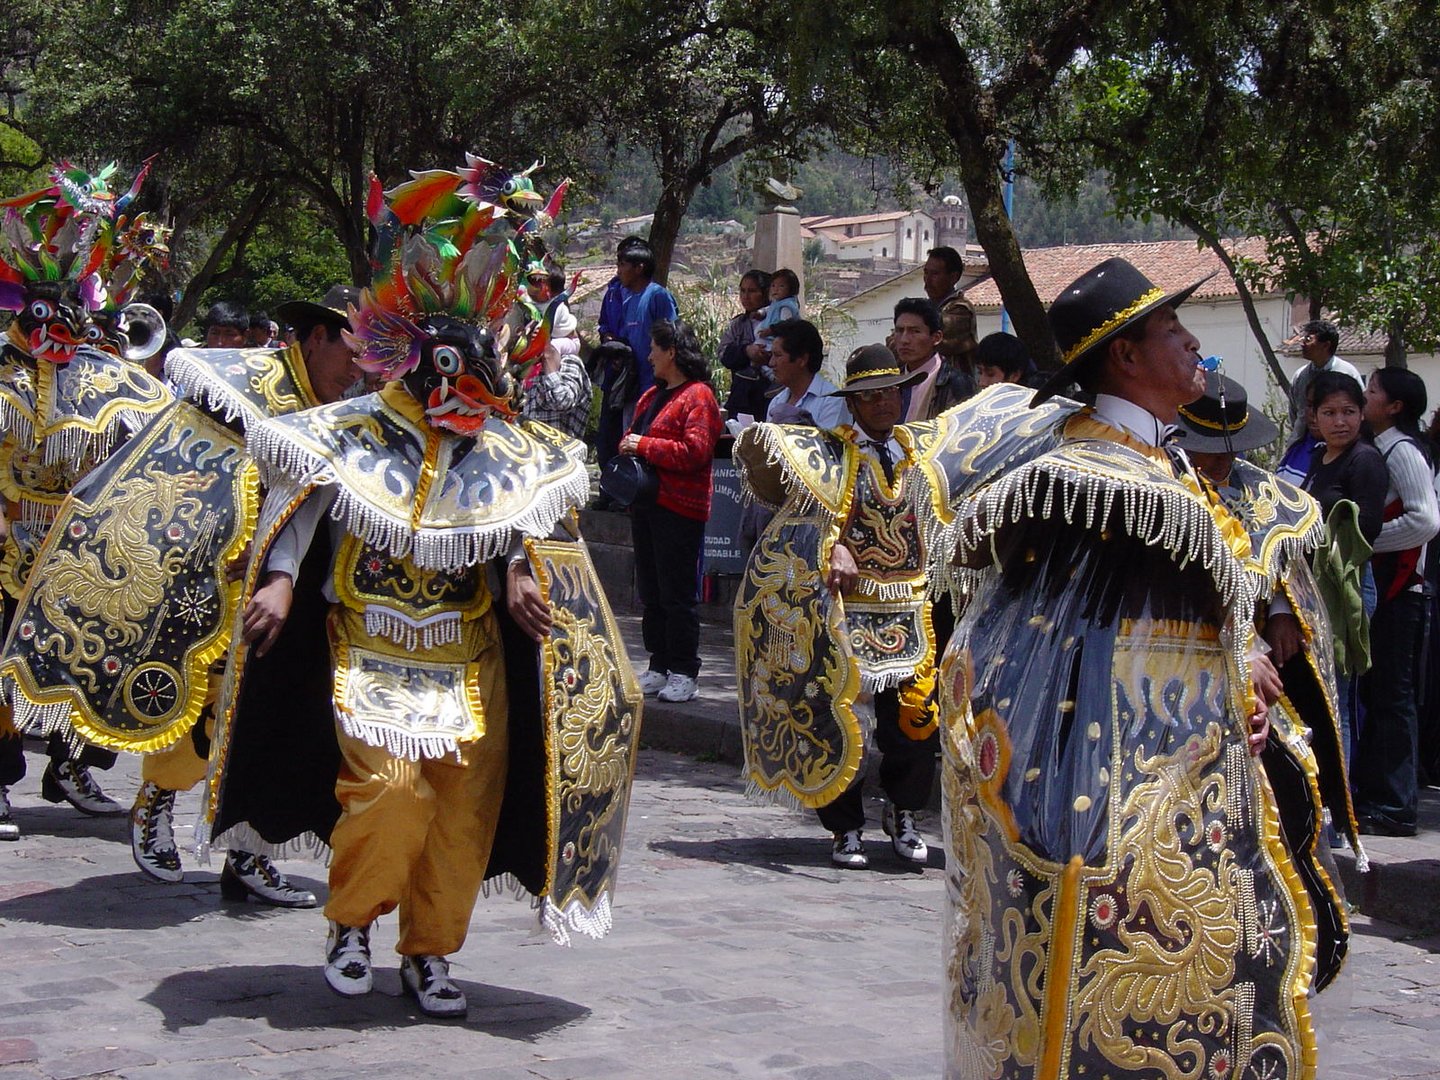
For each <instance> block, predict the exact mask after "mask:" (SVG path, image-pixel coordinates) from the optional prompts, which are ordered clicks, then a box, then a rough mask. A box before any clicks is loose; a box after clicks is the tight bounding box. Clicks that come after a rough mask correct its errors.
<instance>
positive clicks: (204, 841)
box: [195, 821, 331, 866]
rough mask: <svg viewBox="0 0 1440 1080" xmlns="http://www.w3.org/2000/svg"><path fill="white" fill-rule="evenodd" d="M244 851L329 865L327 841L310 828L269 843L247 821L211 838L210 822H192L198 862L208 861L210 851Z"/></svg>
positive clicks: (203, 863) (207, 864)
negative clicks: (277, 841) (282, 841)
mask: <svg viewBox="0 0 1440 1080" xmlns="http://www.w3.org/2000/svg"><path fill="white" fill-rule="evenodd" d="M215 850H219V851H232V850H233V851H248V852H250V853H251V854H252V855H264V856H265V857H266V858H267V859H310V860H312V861H314V862H318V863H322V864H324V865H325V866H329V865H330V855H331V852H330V845H329V844H327V843H325V841H324V840H321V839H320V838H319V837H318V836H316V835H315V834H314V833H313V832H306V833H301V834H300V835H299V836H297V837H295V838H294V839H293V840H287V841H285V842H284V843H283V844H272V843H271V842H270V841H269V840H266V839H265V838H264V837H263V836H261V835H260V834H259V833H257V832H256V831H255V830H254V829H253V828H251V826H250V823H249V822H248V821H242V822H240V823H239V824H236V825H232V826H230V828H228V829H226V830H225V831H224V832H223V833H221V834H220V835H219V836H217V837H214V838H211V836H210V823H209V822H206V821H200V822H197V823H196V825H195V857H196V858H197V859H198V860H199V861H200V864H201V865H202V866H209V865H210V852H212V851H215Z"/></svg>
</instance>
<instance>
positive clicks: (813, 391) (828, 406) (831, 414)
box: [766, 372, 850, 431]
mask: <svg viewBox="0 0 1440 1080" xmlns="http://www.w3.org/2000/svg"><path fill="white" fill-rule="evenodd" d="M834 392H835V384H834V383H832V382H831V381H830V380H829V379H827V378H825V376H824V375H821V374H820V373H819V372H816V373H815V375H814V377H813V378H811V380H810V385H809V386H808V387H806V388H805V392H804V393H803V394H801V395H800V400H799V401H797V402H795V407H796V408H799V409H804V410H805V411H806V412H808V413H809V414H810V419H812V420H814V421H815V426H816V427H818V428H820V429H821V430H822V431H829V430H830V429H831V428H836V427H839V426H840V425H841V424H848V423H849V422H850V410H849V408H848V407H846V405H845V399H844V398H843V397H831V396H830V395H832V394H834ZM789 404H790V388H789V387H788V386H787V387H785V388H784V389H783V390H781V391H780V392H779V393H778V394H776V395H775V396H774V397H773V398H771V399H770V404H769V405H768V406H767V407H766V415H767V416H768V415H769V410H771V409H774V408H775V407H776V406H777V405H789Z"/></svg>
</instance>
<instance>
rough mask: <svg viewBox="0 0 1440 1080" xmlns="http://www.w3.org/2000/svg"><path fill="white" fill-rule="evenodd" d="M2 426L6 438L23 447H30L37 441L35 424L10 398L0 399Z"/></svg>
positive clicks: (0, 422) (0, 423)
mask: <svg viewBox="0 0 1440 1080" xmlns="http://www.w3.org/2000/svg"><path fill="white" fill-rule="evenodd" d="M0 426H3V428H4V434H5V435H6V437H8V438H9V439H10V440H11V441H12V442H16V443H19V444H20V445H21V446H30V445H32V444H33V443H34V441H35V425H34V423H33V422H32V420H31V419H30V417H29V415H27V414H26V413H23V412H21V411H20V410H19V409H17V408H16V407H15V403H14V402H12V401H11V400H10V399H9V398H0Z"/></svg>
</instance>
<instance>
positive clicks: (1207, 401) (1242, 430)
mask: <svg viewBox="0 0 1440 1080" xmlns="http://www.w3.org/2000/svg"><path fill="white" fill-rule="evenodd" d="M1222 379H1223V380H1224V387H1225V400H1224V404H1223V405H1222V404H1221V400H1220V387H1221V380H1222ZM1227 434H1228V436H1229V440H1228V442H1227V440H1226V436H1227ZM1279 437H1280V429H1279V428H1278V427H1276V426H1275V423H1274V421H1272V420H1271V419H1270V418H1269V417H1268V416H1266V415H1265V414H1264V413H1263V412H1261V411H1260V410H1259V409H1257V408H1255V407H1254V406H1253V405H1250V404H1248V403H1247V402H1246V400H1245V387H1243V386H1241V385H1240V384H1239V383H1238V382H1236V381H1235V380H1234V379H1226V378H1225V377H1224V376H1223V375H1221V374H1220V373H1219V372H1216V371H1212V372H1210V373H1209V374H1207V375H1206V376H1205V393H1204V395H1203V396H1202V397H1199V398H1196V399H1195V400H1194V401H1192V402H1191V403H1190V404H1189V405H1182V406H1180V424H1179V430H1178V432H1177V439H1178V442H1179V444H1180V446H1182V447H1183V448H1184V449H1185V450H1187V451H1191V452H1193V453H1196V454H1228V453H1236V454H1238V453H1241V452H1243V451H1245V450H1255V449H1258V448H1259V447H1262V446H1267V445H1269V444H1270V443H1272V442H1274V441H1275V440H1276V439H1278V438H1279Z"/></svg>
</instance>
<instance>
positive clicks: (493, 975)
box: [0, 750, 1440, 1080]
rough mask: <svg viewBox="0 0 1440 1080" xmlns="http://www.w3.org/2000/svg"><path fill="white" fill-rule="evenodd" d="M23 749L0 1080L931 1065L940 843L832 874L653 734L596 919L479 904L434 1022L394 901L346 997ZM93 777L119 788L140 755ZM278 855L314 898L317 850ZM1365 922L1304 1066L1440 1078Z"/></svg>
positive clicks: (1416, 968)
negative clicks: (368, 977) (559, 941)
mask: <svg viewBox="0 0 1440 1080" xmlns="http://www.w3.org/2000/svg"><path fill="white" fill-rule="evenodd" d="M31 763H32V777H31V778H30V779H28V780H26V781H25V782H24V783H23V784H22V785H20V787H19V788H18V789H17V790H16V792H15V795H14V801H15V806H16V810H17V818H18V820H19V822H20V824H21V826H22V828H23V829H24V830H25V835H24V836H23V837H22V838H21V840H20V841H19V842H18V843H14V844H3V845H0V1077H11V1076H14V1077H54V1078H68V1077H79V1076H89V1075H94V1074H102V1073H104V1074H112V1075H117V1076H124V1077H134V1078H137V1080H138V1078H141V1077H147V1078H151V1077H153V1078H159V1077H167V1078H168V1077H203V1078H205V1080H223V1078H227V1077H233V1076H245V1077H250V1076H289V1075H295V1076H304V1077H306V1078H314V1080H320V1078H326V1077H372V1076H374V1077H388V1076H395V1077H407V1078H409V1077H427V1076H432V1075H433V1076H462V1075H463V1076H469V1077H478V1078H484V1080H512V1078H513V1080H521V1078H542V1080H566V1078H573V1080H611V1078H622V1077H625V1078H629V1077H644V1078H656V1080H668V1078H672V1077H673V1078H681V1077H684V1078H687V1080H688V1078H692V1077H694V1078H705V1077H729V1078H744V1077H788V1078H791V1080H822V1078H823V1080H883V1078H911V1077H917V1078H919V1077H936V1076H939V1075H940V1071H941V1059H940V1007H941V1006H940V1001H941V997H940V983H939V974H940V972H939V957H938V941H939V932H938V920H939V909H940V895H941V890H942V874H941V870H940V867H941V864H942V860H941V856H940V852H939V850H938V844H937V845H935V848H934V849H932V853H931V862H930V867H929V868H928V869H926V870H925V871H923V872H915V871H909V870H906V869H903V868H902V867H901V866H900V864H899V863H898V861H897V860H896V859H895V858H894V857H893V856H892V855H891V853H890V852H889V851H888V849H885V848H882V846H881V844H880V843H879V842H877V841H878V840H880V839H883V838H882V837H879V834H878V830H877V834H876V839H872V842H871V856H872V869H871V870H870V871H868V872H865V873H854V872H842V871H839V870H835V869H833V868H831V866H830V865H829V861H828V846H827V844H826V841H825V838H824V835H823V833H822V831H821V830H820V829H819V828H818V827H817V826H816V824H815V823H814V821H813V819H810V818H807V817H806V816H804V815H800V814H796V813H792V812H788V811H784V810H780V809H776V808H771V807H762V806H755V805H752V804H748V803H746V802H745V800H744V799H743V798H742V796H741V794H740V784H739V782H738V780H737V779H736V777H735V773H734V769H733V768H732V767H730V766H723V765H716V764H707V763H700V762H696V761H693V760H690V759H688V758H683V757H679V756H676V755H674V754H668V753H663V752H659V751H654V750H647V751H645V752H644V753H643V754H642V756H641V763H640V770H639V775H638V779H637V786H636V792H635V798H634V801H633V804H632V811H631V827H630V833H629V836H628V842H627V849H626V853H625V859H624V864H623V878H622V881H621V886H620V891H619V895H618V897H617V907H616V913H615V914H616V926H615V930H614V932H613V934H612V935H611V936H610V937H609V938H608V939H607V940H605V941H603V942H598V943H596V942H589V941H583V942H581V943H579V944H577V945H576V947H575V948H573V949H569V950H566V949H560V948H557V947H555V946H553V945H550V944H549V943H548V941H547V940H545V939H541V938H539V937H535V936H532V935H531V934H530V933H529V931H530V929H531V927H532V925H533V923H532V919H531V917H530V914H529V910H528V908H527V907H526V906H525V905H523V904H521V903H518V902H515V901H510V900H493V901H489V902H486V901H482V902H481V904H480V906H479V907H478V909H477V911H476V915H475V918H474V920H473V922H472V927H471V936H470V940H469V942H468V943H467V945H466V947H465V949H464V951H463V952H461V953H459V954H457V957H456V962H455V968H454V971H455V975H456V977H457V978H458V979H459V980H460V982H461V984H462V985H463V986H464V988H465V990H466V992H467V994H468V996H469V999H470V1013H469V1016H468V1018H467V1019H466V1021H465V1022H463V1023H455V1022H451V1023H443V1022H434V1021H427V1020H425V1019H424V1018H423V1017H421V1016H420V1015H419V1014H418V1013H417V1011H416V1010H415V1008H414V1007H413V1005H412V1004H411V1003H410V1001H409V1000H408V999H407V998H404V997H402V996H401V993H400V984H399V979H398V976H397V974H396V969H395V960H394V957H393V954H392V951H391V950H392V948H393V944H394V939H395V920H394V919H393V917H392V918H387V919H385V920H383V921H382V922H381V924H380V927H379V929H378V930H377V933H376V956H377V959H379V960H380V962H381V964H380V970H379V971H378V973H377V984H378V986H377V992H376V993H375V994H374V995H372V996H371V997H369V998H366V999H361V1000H359V1001H347V1000H342V999H340V998H338V997H336V996H334V995H332V994H331V993H330V992H329V991H328V990H327V989H326V987H325V985H324V983H323V981H322V979H321V975H320V960H321V953H322V952H323V946H324V939H325V921H324V918H323V917H322V916H321V915H320V914H319V913H318V912H314V911H291V912H284V911H275V910H269V909H261V908H257V907H254V906H247V905H244V904H238V905H237V904H225V903H222V901H221V900H220V897H219V893H218V888H217V883H216V873H215V870H214V869H204V868H200V869H196V870H194V871H192V872H191V873H190V874H189V876H188V880H187V881H186V882H185V883H184V884H181V885H173V886H165V885H158V884H153V883H150V882H148V881H146V880H144V879H142V878H141V877H140V876H139V874H138V872H137V871H136V870H135V869H134V867H133V864H132V863H131V861H130V852H129V848H128V846H127V841H126V834H125V825H124V822H123V820H114V819H111V820H97V819H87V818H82V817H80V816H79V815H78V814H76V813H74V812H73V811H71V810H69V809H68V808H60V807H54V806H51V805H49V804H48V803H44V802H43V801H41V800H40V798H39V795H38V774H39V772H40V765H41V759H40V758H39V757H38V756H37V757H32V759H31ZM104 779H105V781H106V784H107V787H108V788H109V789H110V790H111V791H112V792H113V793H114V794H115V795H116V796H117V797H120V798H122V799H123V798H126V797H128V796H129V795H130V794H131V793H133V791H134V789H135V786H136V768H135V763H134V761H133V760H122V762H121V764H120V766H118V767H117V768H116V769H115V770H113V771H112V772H111V773H109V774H105V777H104ZM197 804H198V799H197V797H196V796H195V795H193V794H192V795H189V796H186V797H184V798H183V799H182V800H181V805H180V810H179V819H180V821H181V823H182V824H183V823H188V822H189V821H191V820H193V816H194V812H195V809H196V806H197ZM188 838H189V829H188V828H186V829H184V830H183V831H182V834H181V839H182V840H188ZM287 869H288V870H289V871H290V872H291V873H292V875H293V876H295V877H297V878H299V879H302V880H304V881H305V882H306V883H307V884H308V885H310V886H311V887H313V888H315V889H316V890H317V891H319V890H322V889H323V886H324V876H325V875H324V871H323V868H322V867H320V866H319V865H317V864H314V863H301V862H292V863H289V864H287ZM1356 929H1357V936H1356V944H1355V953H1354V959H1353V960H1352V962H1351V964H1350V967H1349V968H1348V969H1347V972H1346V975H1345V976H1344V977H1343V978H1342V982H1341V984H1340V985H1339V986H1338V987H1337V988H1336V989H1334V990H1332V991H1330V992H1327V994H1326V995H1324V996H1322V998H1321V999H1320V1008H1319V1010H1318V1011H1319V1012H1320V1013H1321V1023H1322V1028H1323V1033H1324V1034H1323V1040H1324V1041H1323V1045H1322V1051H1321V1054H1322V1059H1321V1060H1322V1067H1321V1073H1320V1075H1321V1076H1322V1077H1324V1078H1349V1077H1355V1078H1380V1077H1417V1076H1440V956H1437V950H1440V939H1432V940H1428V941H1417V940H1404V939H1403V938H1401V937H1399V936H1398V935H1399V933H1400V932H1399V931H1397V930H1394V929H1393V928H1387V927H1386V926H1383V925H1380V924H1374V923H1370V922H1368V921H1366V920H1364V919H1357V925H1356Z"/></svg>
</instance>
